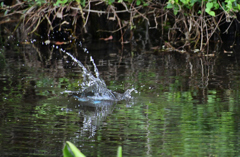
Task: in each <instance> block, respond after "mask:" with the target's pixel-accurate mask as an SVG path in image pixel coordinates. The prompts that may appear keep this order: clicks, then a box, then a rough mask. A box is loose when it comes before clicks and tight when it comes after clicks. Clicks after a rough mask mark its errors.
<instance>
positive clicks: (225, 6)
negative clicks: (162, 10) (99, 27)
mask: <svg viewBox="0 0 240 157" xmlns="http://www.w3.org/2000/svg"><path fill="white" fill-rule="evenodd" d="M195 5H200V6H201V8H200V9H203V8H205V12H206V13H208V14H209V15H211V16H215V15H216V11H217V10H218V9H221V10H224V11H225V13H228V14H231V13H232V12H238V11H240V4H238V3H237V1H235V0H225V1H224V2H222V3H221V8H220V5H219V1H218V0H204V1H200V0H169V1H168V2H167V6H166V8H167V9H173V12H174V14H175V15H177V13H178V12H179V11H181V10H183V11H186V12H188V10H193V9H194V7H193V6H195ZM196 12H198V13H202V11H201V10H196Z"/></svg>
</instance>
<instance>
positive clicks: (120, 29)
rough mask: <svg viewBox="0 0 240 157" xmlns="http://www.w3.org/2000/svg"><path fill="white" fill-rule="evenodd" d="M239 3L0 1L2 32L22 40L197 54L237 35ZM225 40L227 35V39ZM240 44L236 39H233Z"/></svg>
mask: <svg viewBox="0 0 240 157" xmlns="http://www.w3.org/2000/svg"><path fill="white" fill-rule="evenodd" d="M239 6H240V5H239V4H235V3H234V2H230V0H229V1H223V2H221V3H220V2H218V1H215V0H213V1H211V2H208V1H194V2H184V1H181V2H178V1H175V0H169V1H143V0H137V1H130V0H126V1H121V0H120V1H118V2H115V1H111V0H108V1H101V0H94V1H93V0H88V1H79V0H76V1H70V0H57V1H41V0H38V1H36V2H35V1H33V0H28V1H20V0H17V1H14V0H13V1H8V2H2V3H1V17H0V18H1V22H0V26H1V32H2V34H4V33H5V34H11V33H12V32H13V33H16V32H19V33H20V34H21V36H22V40H21V41H20V42H25V41H26V40H27V39H29V38H31V37H29V36H34V37H39V38H41V39H43V40H47V41H50V42H52V43H56V42H60V43H71V42H75V41H76V40H80V41H82V42H91V41H93V40H95V41H96V40H105V41H108V40H114V41H115V42H119V43H121V44H122V45H124V44H129V43H130V44H136V43H137V42H141V43H142V45H143V47H144V48H146V47H147V48H152V47H153V48H154V49H156V50H157V51H159V50H168V51H177V52H180V53H186V52H190V53H196V52H204V51H208V50H209V44H210V42H211V41H212V42H213V43H214V44H218V43H220V42H222V37H223V36H224V35H225V36H227V34H230V36H233V38H235V37H237V34H238V22H237V15H238V10H239V8H240V7H239ZM224 38H226V37H224ZM233 40H235V39H233Z"/></svg>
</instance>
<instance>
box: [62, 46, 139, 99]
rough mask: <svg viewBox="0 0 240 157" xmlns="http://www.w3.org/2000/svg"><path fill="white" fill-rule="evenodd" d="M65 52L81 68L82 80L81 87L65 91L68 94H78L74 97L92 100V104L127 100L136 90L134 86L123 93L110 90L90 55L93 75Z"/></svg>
mask: <svg viewBox="0 0 240 157" xmlns="http://www.w3.org/2000/svg"><path fill="white" fill-rule="evenodd" d="M62 52H64V53H65V54H67V55H68V56H69V57H71V59H72V60H73V61H74V62H76V63H77V64H78V66H79V67H81V68H82V70H83V72H82V76H83V82H82V84H81V87H82V89H81V90H80V91H77V92H76V91H65V93H70V94H73V95H74V94H78V95H80V96H76V95H75V97H76V98H77V99H78V100H79V101H82V102H86V101H87V102H89V101H90V102H92V103H93V104H98V103H100V102H101V101H103V100H104V101H106V100H109V101H120V100H129V99H131V98H132V97H131V93H132V92H133V91H135V92H136V90H135V89H134V88H132V89H128V90H126V91H125V92H124V93H123V94H122V93H117V92H113V91H112V90H110V89H108V88H107V85H106V84H105V82H104V80H102V79H100V78H99V72H98V69H97V66H96V64H95V63H94V60H93V58H92V56H91V57H90V61H91V62H92V64H93V66H94V73H95V76H94V75H93V74H92V73H91V72H90V71H88V70H87V69H86V67H85V66H84V65H83V64H82V63H81V62H80V61H79V60H77V59H76V58H75V57H74V56H73V55H71V54H70V53H68V52H66V51H65V50H62Z"/></svg>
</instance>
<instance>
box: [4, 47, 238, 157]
mask: <svg viewBox="0 0 240 157" xmlns="http://www.w3.org/2000/svg"><path fill="white" fill-rule="evenodd" d="M103 44H104V43H102V45H103ZM104 46H105V48H102V49H100V50H98V51H97V50H94V51H95V52H94V51H91V49H89V54H86V53H84V51H83V49H82V48H78V47H76V50H72V52H71V54H73V55H74V56H75V57H76V58H77V59H78V60H80V61H81V62H82V63H83V65H84V66H85V67H87V68H88V69H89V70H90V71H94V67H93V66H92V64H91V63H90V61H89V55H91V56H92V57H93V58H94V61H95V63H96V65H97V67H98V69H99V75H100V77H101V78H102V79H103V80H105V82H106V84H107V86H108V88H109V89H111V90H112V91H116V92H119V93H123V92H124V91H125V90H126V89H131V88H135V89H136V90H137V91H138V93H135V94H133V96H134V98H133V99H131V100H129V101H119V102H115V101H101V103H93V102H89V101H79V100H78V98H76V97H73V96H70V95H69V94H68V93H64V94H61V93H62V92H63V91H66V90H70V91H77V90H78V89H80V88H81V84H82V82H83V78H82V69H81V68H80V67H78V65H76V63H74V62H72V60H71V58H68V57H67V56H66V55H64V54H62V53H61V52H60V51H58V50H52V48H51V47H50V46H41V47H39V48H36V47H38V46H36V47H33V46H32V45H23V46H22V47H21V49H20V50H11V49H10V50H6V51H2V52H1V54H3V55H1V56H0V65H2V66H1V68H0V87H1V88H0V95H1V98H2V99H1V102H0V118H1V120H0V141H1V142H0V152H1V156H61V155H62V148H63V144H64V142H65V141H67V140H68V141H71V142H73V143H74V144H76V146H77V147H78V148H80V150H81V151H82V152H83V153H84V154H86V156H89V157H90V156H116V152H117V147H118V145H122V146H123V155H124V156H129V157H130V156H131V157H134V156H136V157H139V156H143V157H145V156H238V155H239V154H240V153H239V144H238V143H239V142H238V137H239V134H240V133H239V130H240V129H239V126H240V125H239V124H240V122H239V119H240V118H239V115H240V113H239V111H240V110H239V83H240V82H239V76H240V75H239V65H238V62H237V59H236V58H234V57H226V56H224V54H223V55H219V56H218V57H212V58H208V57H203V58H199V57H197V58H196V57H188V56H185V55H180V54H174V53H167V54H164V53H160V54H154V53H145V52H142V53H139V54H137V52H135V51H133V52H132V53H130V52H128V51H130V50H127V49H125V50H124V52H125V51H126V52H128V53H126V54H124V52H123V53H118V52H120V50H118V46H116V45H114V44H113V43H108V44H107V43H106V44H105V45H104Z"/></svg>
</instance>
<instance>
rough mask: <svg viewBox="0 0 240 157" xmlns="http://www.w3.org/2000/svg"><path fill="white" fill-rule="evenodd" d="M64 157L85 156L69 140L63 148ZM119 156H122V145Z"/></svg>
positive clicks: (118, 152)
mask: <svg viewBox="0 0 240 157" xmlns="http://www.w3.org/2000/svg"><path fill="white" fill-rule="evenodd" d="M63 157H85V155H84V154H82V153H81V152H80V150H79V149H77V147H76V146H75V145H74V144H72V143H71V142H69V141H67V142H66V144H65V146H64V148H63ZM117 157H122V147H121V146H119V147H118V151H117Z"/></svg>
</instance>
